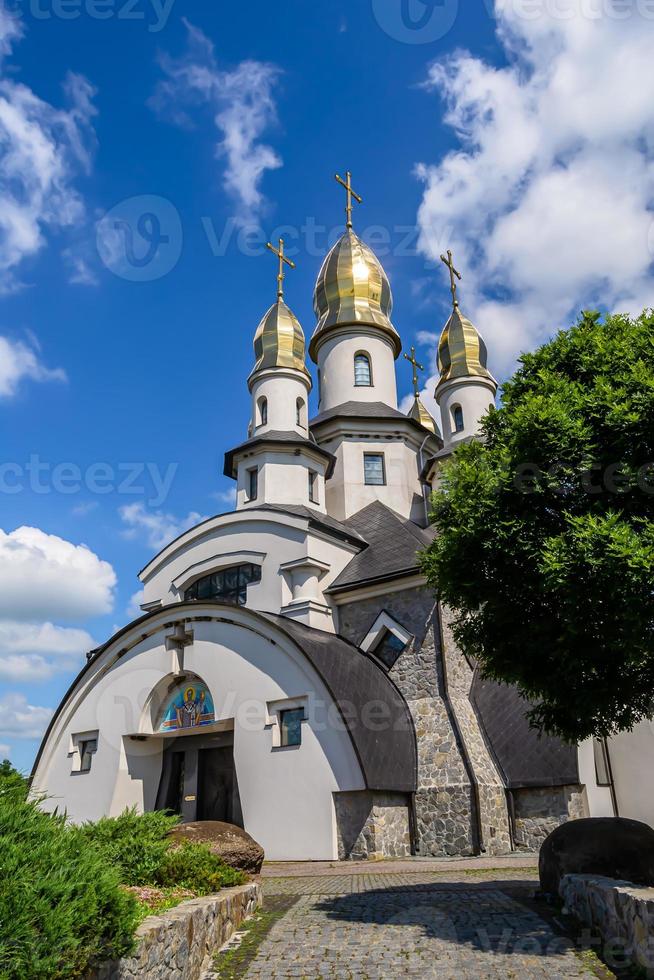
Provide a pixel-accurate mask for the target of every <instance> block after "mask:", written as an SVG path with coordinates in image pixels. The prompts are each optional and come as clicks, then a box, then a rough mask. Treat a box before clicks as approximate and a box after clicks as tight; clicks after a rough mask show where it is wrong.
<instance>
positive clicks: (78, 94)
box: [0, 9, 96, 293]
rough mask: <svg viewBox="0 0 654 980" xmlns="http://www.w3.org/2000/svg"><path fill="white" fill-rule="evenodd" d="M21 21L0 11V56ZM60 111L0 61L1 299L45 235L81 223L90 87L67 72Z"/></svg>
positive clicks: (16, 34) (17, 33)
mask: <svg viewBox="0 0 654 980" xmlns="http://www.w3.org/2000/svg"><path fill="white" fill-rule="evenodd" d="M21 34H22V27H21V25H20V22H19V21H18V20H17V19H16V18H15V17H12V16H10V15H9V14H8V13H7V12H6V10H4V9H3V11H2V12H1V13H0V56H2V58H6V57H8V56H9V55H10V54H11V51H12V47H13V44H14V43H15V42H16V41H17V40H18V39H19V38H20V36H21ZM63 89H64V96H65V100H66V107H65V108H56V107H55V106H53V105H51V104H50V103H48V102H45V101H44V100H42V99H40V98H39V97H38V96H37V95H36V94H35V93H34V92H33V91H32V90H31V89H30V88H28V86H26V85H24V84H22V83H19V82H16V81H15V80H14V79H13V78H12V77H11V75H10V74H9V73H8V72H7V70H6V66H4V65H3V64H1V63H0V293H7V292H11V291H13V290H15V289H16V288H18V287H19V286H20V285H21V284H20V282H19V280H18V279H17V278H16V268H17V266H18V265H19V263H20V262H21V261H22V260H23V259H24V258H26V257H28V256H32V255H34V254H35V253H37V252H38V251H39V249H40V248H41V247H42V246H43V244H44V233H45V231H46V230H48V229H50V230H56V229H60V228H66V227H71V226H73V225H76V224H80V223H81V222H82V221H83V219H84V205H83V202H82V200H81V198H80V196H79V193H78V191H77V190H76V189H75V187H74V180H75V178H76V177H78V176H79V175H80V174H81V173H87V172H88V171H89V169H90V155H91V150H92V148H93V145H94V133H93V128H92V123H91V120H92V118H93V116H94V114H95V112H96V110H95V108H94V106H93V101H92V100H93V96H94V94H95V93H94V89H93V88H92V86H91V85H90V84H89V82H88V81H87V80H86V79H85V78H84V77H82V76H81V75H76V74H73V73H69V74H68V75H67V76H66V79H65V81H64V85H63Z"/></svg>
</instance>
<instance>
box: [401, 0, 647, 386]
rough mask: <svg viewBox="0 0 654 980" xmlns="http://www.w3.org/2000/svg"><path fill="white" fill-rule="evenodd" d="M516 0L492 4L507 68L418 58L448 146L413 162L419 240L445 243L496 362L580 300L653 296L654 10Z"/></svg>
mask: <svg viewBox="0 0 654 980" xmlns="http://www.w3.org/2000/svg"><path fill="white" fill-rule="evenodd" d="M522 6H524V5H521V4H520V3H518V2H516V0H496V3H495V16H496V19H497V28H498V37H499V40H500V43H501V44H502V46H503V48H504V51H505V54H506V57H507V61H508V65H507V66H506V67H501V68H496V67H494V66H492V65H489V64H486V63H485V62H483V61H482V60H480V59H479V58H475V57H473V56H472V55H470V54H468V53H466V52H462V51H458V52H456V53H455V54H454V55H452V56H451V57H449V58H447V59H445V60H442V61H439V62H436V63H435V64H433V65H432V66H431V67H430V69H429V76H428V82H427V86H428V88H430V89H431V90H433V91H437V92H439V93H440V94H441V96H442V97H443V99H444V100H445V103H446V114H445V122H446V123H447V124H448V125H449V126H450V127H452V128H453V129H454V130H455V132H456V135H457V138H458V140H459V144H460V145H459V147H458V148H457V149H455V150H453V151H451V152H450V153H448V154H447V155H446V156H445V157H444V159H443V160H442V161H441V162H440V163H439V164H438V165H427V164H420V165H419V166H418V167H417V174H418V176H419V178H420V179H421V180H422V181H423V182H424V194H423V200H422V203H421V206H420V209H419V212H418V222H419V227H420V232H421V238H420V242H421V248H422V250H423V251H424V252H425V254H427V255H429V257H430V258H431V259H435V260H436V259H437V258H438V255H439V254H440V252H441V251H442V250H443V246H444V245H445V246H446V247H451V248H452V249H453V251H454V253H455V262H456V263H457V265H458V267H459V269H460V271H461V272H462V273H463V274H464V280H463V283H462V285H461V287H460V296H461V303H462V306H463V307H464V309H465V310H466V312H467V313H468V315H470V316H471V318H472V319H473V321H474V322H475V324H476V325H477V326H478V328H479V329H480V330H481V332H482V333H483V334H484V336H485V338H486V340H487V342H488V346H489V351H490V355H491V362H492V363H491V367H493V366H494V367H495V370H496V371H497V372H499V373H500V374H503V373H505V372H507V371H509V370H510V369H511V367H512V365H513V362H514V359H515V357H516V355H517V354H518V353H519V352H520V351H521V350H525V349H529V348H531V347H533V346H534V345H536V344H537V343H539V342H542V341H543V340H545V339H547V337H548V336H550V335H551V334H552V333H553V332H554V331H555V330H557V329H558V328H559V327H561V326H565V325H567V324H569V323H570V322H571V320H572V319H574V318H575V317H576V314H577V313H578V312H579V310H580V309H582V308H589V307H593V306H607V307H608V308H610V309H618V310H627V311H631V312H636V311H638V312H639V311H640V310H641V309H642V308H643V307H645V306H648V305H652V304H653V303H654V291H653V290H652V287H651V280H650V274H651V264H652V260H653V258H654V230H653V227H654V226H653V224H652V222H653V219H654V213H653V212H652V201H653V200H654V157H653V152H652V151H653V150H654V115H653V114H652V110H651V99H650V97H649V94H648V93H650V92H651V91H652V88H653V87H654V59H653V58H652V56H651V51H652V44H653V43H654V21H653V20H652V19H651V18H647V17H645V16H642V15H640V14H639V13H638V12H637V11H638V5H633V6H632V7H631V8H630V9H631V13H630V14H629V15H628V16H627V17H626V18H620V19H618V18H617V17H616V16H614V15H613V14H614V12H613V11H612V8H611V9H609V8H610V7H611V5H610V4H609V5H608V6H607V5H604V12H603V13H602V12H601V7H602V5H599V4H598V5H597V9H596V10H595V11H594V12H591V10H590V6H589V5H588V4H587V3H583V2H582V0H570V2H569V3H568V4H567V5H565V6H566V10H567V11H568V15H567V16H566V17H565V18H564V17H561V16H559V17H557V16H553V14H552V13H551V12H549V13H547V12H546V9H545V8H547V9H549V8H550V7H551V6H552V5H548V4H543V5H542V9H540V10H538V7H537V6H536V8H534V4H533V3H532V4H530V11H533V10H534V9H536V10H537V13H536V14H535V15H534V14H533V13H529V12H527V13H525V10H523V9H522ZM525 9H526V8H525ZM557 9H558V7H557ZM445 290H446V287H445V283H443V289H442V293H443V294H445ZM432 381H433V379H432ZM432 381H430V383H429V385H428V386H427V387H428V389H429V388H431V390H432V391H433V383H432Z"/></svg>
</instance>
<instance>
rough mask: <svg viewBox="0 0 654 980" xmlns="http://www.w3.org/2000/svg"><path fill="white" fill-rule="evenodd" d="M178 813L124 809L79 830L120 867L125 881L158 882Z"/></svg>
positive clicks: (136, 883)
mask: <svg viewBox="0 0 654 980" xmlns="http://www.w3.org/2000/svg"><path fill="white" fill-rule="evenodd" d="M178 823H179V817H177V816H174V815H171V814H168V813H165V812H164V811H161V810H155V811H153V812H149V813H137V812H136V810H135V809H132V810H125V812H124V813H121V815H120V816H119V817H103V818H102V819H101V820H98V821H97V823H86V824H84V825H83V826H82V827H81V828H80V830H81V833H82V834H83V835H84V837H85V839H86V840H87V841H88V842H89V843H90V844H92V845H93V846H94V847H97V848H99V849H100V850H101V851H102V853H103V854H104V855H105V858H106V860H107V861H108V862H109V863H111V864H113V865H114V866H115V867H116V868H117V869H118V871H119V873H120V876H121V880H122V881H123V883H124V884H126V885H155V884H157V883H158V880H159V879H158V873H159V869H160V868H161V866H162V863H163V861H164V859H165V857H166V853H167V852H168V850H169V848H170V838H169V833H170V831H171V830H172V828H173V827H174V826H175V825H176V824H178Z"/></svg>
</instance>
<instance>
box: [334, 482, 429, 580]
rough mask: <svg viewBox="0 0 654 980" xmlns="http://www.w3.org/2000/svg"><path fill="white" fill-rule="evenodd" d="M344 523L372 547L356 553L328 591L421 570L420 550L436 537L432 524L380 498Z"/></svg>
mask: <svg viewBox="0 0 654 980" xmlns="http://www.w3.org/2000/svg"><path fill="white" fill-rule="evenodd" d="M344 523H345V525H346V526H347V527H348V528H350V529H351V530H353V531H356V533H357V534H359V535H361V537H362V538H363V539H364V540H365V541H367V542H368V547H367V548H366V549H365V550H364V551H362V552H361V553H360V554H358V555H355V556H354V558H353V559H352V560H351V561H350V563H349V564H348V565H347V566H346V567H345V568H344V569H343V571H342V572H341V574H340V575H339V576H338V577H337V578H336V579H335V580H334V581H333V582H332V584H331V585H330V587H329V588H328V589H327V590H326V591H327V592H328V593H334V592H344V591H346V590H350V589H355V588H358V587H359V586H362V585H364V584H371V583H372V582H378V581H384V580H386V579H393V578H397V577H398V576H402V575H410V574H414V573H415V572H417V571H418V570H419V568H418V559H417V553H418V551H422V550H423V549H424V548H426V547H427V546H428V545H429V544H431V542H432V540H433V531H432V530H431V528H421V527H418V525H417V524H414V523H413V521H409V520H407V519H406V518H405V517H401V516H400V515H399V514H396V513H395V511H394V510H391V509H390V507H387V506H386V504H382V503H380V502H379V501H378V500H376V501H374V502H373V503H372V504H368V506H367V507H364V508H363V509H362V510H360V511H358V512H357V513H356V514H353V515H352V517H350V518H349V519H348V520H347V521H345V522H344Z"/></svg>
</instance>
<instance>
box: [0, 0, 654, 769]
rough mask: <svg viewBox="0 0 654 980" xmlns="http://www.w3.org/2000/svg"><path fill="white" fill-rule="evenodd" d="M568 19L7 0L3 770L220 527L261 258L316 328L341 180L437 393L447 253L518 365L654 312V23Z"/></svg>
mask: <svg viewBox="0 0 654 980" xmlns="http://www.w3.org/2000/svg"><path fill="white" fill-rule="evenodd" d="M530 2H531V3H532V7H531V8H529V9H530V10H532V11H533V0H530ZM561 2H562V3H564V2H565V0H561ZM642 2H644V0H642ZM522 3H523V4H526V3H527V0H522ZM569 3H570V12H571V17H565V16H562V15H560V13H557V10H555V9H553V8H552V5H551V2H550V0H542V3H541V6H540V8H539V11H537V14H538V16H537V17H533V16H531V14H529V15H528V11H527V8H526V7H525V8H524V9H522V8H521V4H520V2H519V0H511V2H504V3H501V4H500V3H498V4H497V5H495V4H494V3H493V2H492V0H466V2H465V5H464V4H463V3H462V2H461V4H460V5H459V2H458V0H428V2H427V0H426V2H424V3H423V0H361V2H359V3H356V4H345V3H340V2H333V0H332V2H330V3H327V2H324V0H314V2H312V3H309V2H306V0H305V2H303V3H301V2H297V0H296V2H293V0H289V2H287V3H286V4H280V5H270V4H266V3H263V2H259V0H252V2H250V3H249V4H242V5H237V4H226V3H217V4H207V3H200V2H199V0H172V2H171V0H168V2H167V3H164V4H163V5H162V3H161V2H158V0H154V2H153V0H130V3H129V4H127V3H126V2H125V0H116V2H115V3H114V2H113V0H102V3H100V2H99V0H25V2H14V3H12V4H11V5H8V6H7V8H6V11H5V13H4V14H3V15H2V17H1V18H0V37H1V38H2V41H1V42H0V48H1V50H2V51H3V53H4V56H3V60H2V69H1V74H0V77H1V81H0V132H2V139H1V140H0V290H1V292H0V432H1V433H2V435H1V439H2V443H1V444H2V453H1V454H0V455H1V459H0V465H1V466H2V468H1V469H0V485H1V486H0V518H1V519H0V528H2V534H1V535H0V587H1V588H0V707H2V709H3V710H2V712H1V713H0V714H2V717H3V719H4V721H2V722H0V753H1V754H4V753H9V754H10V757H11V758H12V760H13V761H14V762H15V763H16V764H17V765H19V766H21V767H23V768H27V767H29V765H30V764H31V760H32V758H33V755H34V752H35V748H36V745H37V744H38V739H37V736H38V733H39V731H42V729H43V727H44V725H45V723H46V722H47V718H48V715H49V712H50V711H51V709H52V707H53V706H54V705H55V704H56V703H57V701H58V699H59V697H60V696H61V694H62V693H63V691H64V690H65V689H66V687H67V686H68V684H69V683H70V680H71V678H72V677H73V676H74V674H75V672H76V670H77V669H78V667H79V665H80V664H81V662H82V661H83V650H84V649H86V648H87V647H88V646H89V645H90V643H92V642H101V641H103V640H104V639H106V638H107V636H108V635H110V633H111V632H112V631H113V629H114V627H117V626H120V625H122V624H124V623H125V622H126V621H127V620H128V619H129V618H131V617H132V616H133V615H134V613H133V612H130V611H129V607H130V600H131V597H132V596H133V594H134V593H135V592H136V590H137V589H138V581H137V579H136V573H137V570H138V569H139V568H140V567H142V566H143V565H144V564H145V562H146V561H147V560H148V558H149V557H150V556H151V554H152V553H153V552H154V551H156V550H158V546H159V545H160V543H161V542H163V541H164V540H166V538H167V537H172V536H173V535H174V534H175V533H177V531H178V530H180V529H181V528H183V527H184V526H186V525H187V524H188V523H189V522H192V521H194V520H196V519H198V518H199V517H200V516H205V515H208V514H211V513H216V512H220V511H221V510H225V509H229V492H230V487H231V484H230V482H229V481H227V480H226V479H225V478H224V477H223V476H222V456H223V452H224V450H225V449H226V448H227V447H229V446H231V445H234V444H236V443H238V442H239V441H241V440H242V439H243V437H244V436H245V432H246V427H247V419H248V410H249V403H248V402H249V400H248V394H247V387H246V383H245V381H246V377H247V374H248V372H249V370H250V368H251V363H252V337H253V334H254V330H255V328H256V325H257V323H258V320H259V318H260V317H261V315H262V313H263V312H264V311H265V309H266V308H267V307H268V305H269V304H270V303H271V302H272V301H273V299H274V295H275V272H276V270H275V263H274V261H273V259H272V257H271V256H270V255H268V254H266V252H265V248H264V247H263V243H264V242H265V240H266V239H267V238H269V237H273V236H275V235H276V234H277V233H278V230H279V229H280V227H282V226H284V233H285V237H286V239H287V247H288V249H289V251H290V253H291V254H292V256H293V258H294V259H295V261H296V262H297V269H296V270H295V271H294V272H292V273H290V274H289V276H288V279H287V283H286V296H287V300H288V302H289V305H290V306H291V307H292V308H293V310H294V312H295V313H296V315H297V316H298V317H299V319H300V321H301V323H302V324H303V326H304V329H305V333H307V334H310V333H311V331H312V329H313V325H314V317H313V312H312V289H313V283H314V281H315V277H316V274H317V271H318V268H319V266H320V262H321V257H322V256H323V255H324V253H325V251H326V248H327V246H328V243H331V242H332V241H333V240H334V237H335V235H336V234H337V232H338V230H339V228H340V227H341V226H342V222H343V206H344V200H343V195H342V193H341V191H340V190H339V188H338V187H337V185H336V184H335V182H334V179H333V174H334V172H335V171H339V172H341V173H343V172H344V171H345V170H346V169H348V168H349V169H350V170H351V171H352V172H353V182H354V186H355V188H356V189H357V190H358V191H359V193H361V194H362V195H363V197H364V204H363V206H361V207H360V208H359V209H358V210H357V214H356V219H355V227H356V229H357V230H358V231H359V232H360V233H361V234H362V235H363V237H364V238H368V240H369V241H370V242H371V244H372V245H373V247H375V248H376V250H377V252H378V254H379V255H380V257H381V258H382V260H383V262H384V265H385V267H386V270H387V272H388V274H389V276H390V278H391V283H392V287H393V292H394V299H395V312H394V321H395V324H396V326H397V327H398V329H399V331H400V333H401V335H402V338H403V341H404V344H405V347H407V348H408V347H409V346H410V345H411V344H412V343H416V344H417V346H418V348H419V356H420V357H421V359H422V360H423V363H424V364H425V366H426V367H427V369H428V370H427V374H426V376H425V398H426V399H427V400H429V399H430V397H431V393H432V392H433V380H432V376H433V373H434V360H435V344H436V339H437V335H438V332H439V331H440V329H441V326H442V324H443V322H444V319H445V316H446V314H447V307H448V299H449V291H448V283H447V276H446V273H445V271H444V270H443V269H441V268H438V266H440V263H439V262H438V254H439V253H440V251H443V250H444V249H445V248H447V247H453V248H454V250H455V257H457V261H458V264H459V266H460V268H462V270H463V271H464V276H465V277H464V283H463V285H462V288H461V298H462V304H463V307H464V309H465V310H466V312H468V313H469V314H470V315H471V316H473V317H474V319H475V321H476V322H477V324H478V326H479V327H480V329H481V330H482V332H483V333H484V334H485V336H486V339H487V341H488V344H489V348H490V351H491V358H492V366H493V367H494V369H495V371H496V373H497V375H498V376H499V377H500V378H501V377H504V376H506V374H507V372H509V371H510V370H511V367H512V365H513V364H514V362H515V357H516V355H517V354H518V352H519V351H520V350H521V349H525V348H529V347H532V346H534V344H535V343H537V342H538V341H540V340H542V339H545V338H546V337H547V336H549V335H550V334H551V333H552V332H553V330H555V329H556V328H558V327H559V326H561V325H563V324H565V323H567V322H569V320H570V318H571V317H573V316H574V314H575V312H576V311H577V310H579V309H581V308H582V307H584V306H592V305H599V304H601V305H606V306H609V307H616V308H618V307H619V308H623V309H634V310H635V309H639V308H642V306H644V305H647V304H648V301H649V276H650V273H651V261H652V252H651V248H652V243H653V242H654V236H653V235H652V234H651V221H652V218H651V213H650V210H651V206H650V202H651V200H652V195H653V191H654V186H653V185H654V179H653V174H652V164H651V159H652V154H651V144H652V118H651V108H650V106H649V105H648V100H649V95H648V93H651V91H652V82H653V81H654V79H652V78H651V76H652V72H653V69H652V65H651V57H650V52H651V44H652V33H653V23H654V21H653V20H652V18H651V17H650V16H649V13H647V12H646V11H644V10H642V9H638V10H636V9H635V7H634V10H632V12H631V15H630V16H629V17H627V18H625V17H618V16H616V9H615V8H614V5H613V0H603V3H602V2H601V0H597V8H595V7H593V6H592V5H591V0H587V2H586V4H584V3H583V2H582V0H569ZM596 9H597V10H599V16H595V13H596ZM7 11H8V12H7ZM100 14H101V15H102V17H100V16H99V15H100ZM402 17H404V20H403V19H402ZM411 18H412V19H411ZM625 63H626V64H627V65H629V66H631V67H630V68H627V69H626V71H625V70H624V65H625ZM631 72H633V73H634V75H633V77H632V75H631ZM625 75H626V77H625ZM398 373H399V378H400V391H401V393H402V394H403V395H407V394H408V392H409V391H410V380H411V378H410V369H409V367H408V365H406V364H405V363H404V362H401V363H400V364H399V365H398ZM39 466H40V469H38V467H39ZM153 474H154V477H155V478H154V479H153ZM162 480H163V481H164V486H163V488H162V487H161V485H160V484H161V481H162ZM99 489H101V490H102V492H99ZM21 527H28V528H31V529H33V530H32V531H30V532H18V531H17V529H19V528H21ZM82 546H85V548H83V547H82ZM3 564H4V569H5V571H4V573H3V571H2V566H3ZM2 593H4V599H3V598H2Z"/></svg>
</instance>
